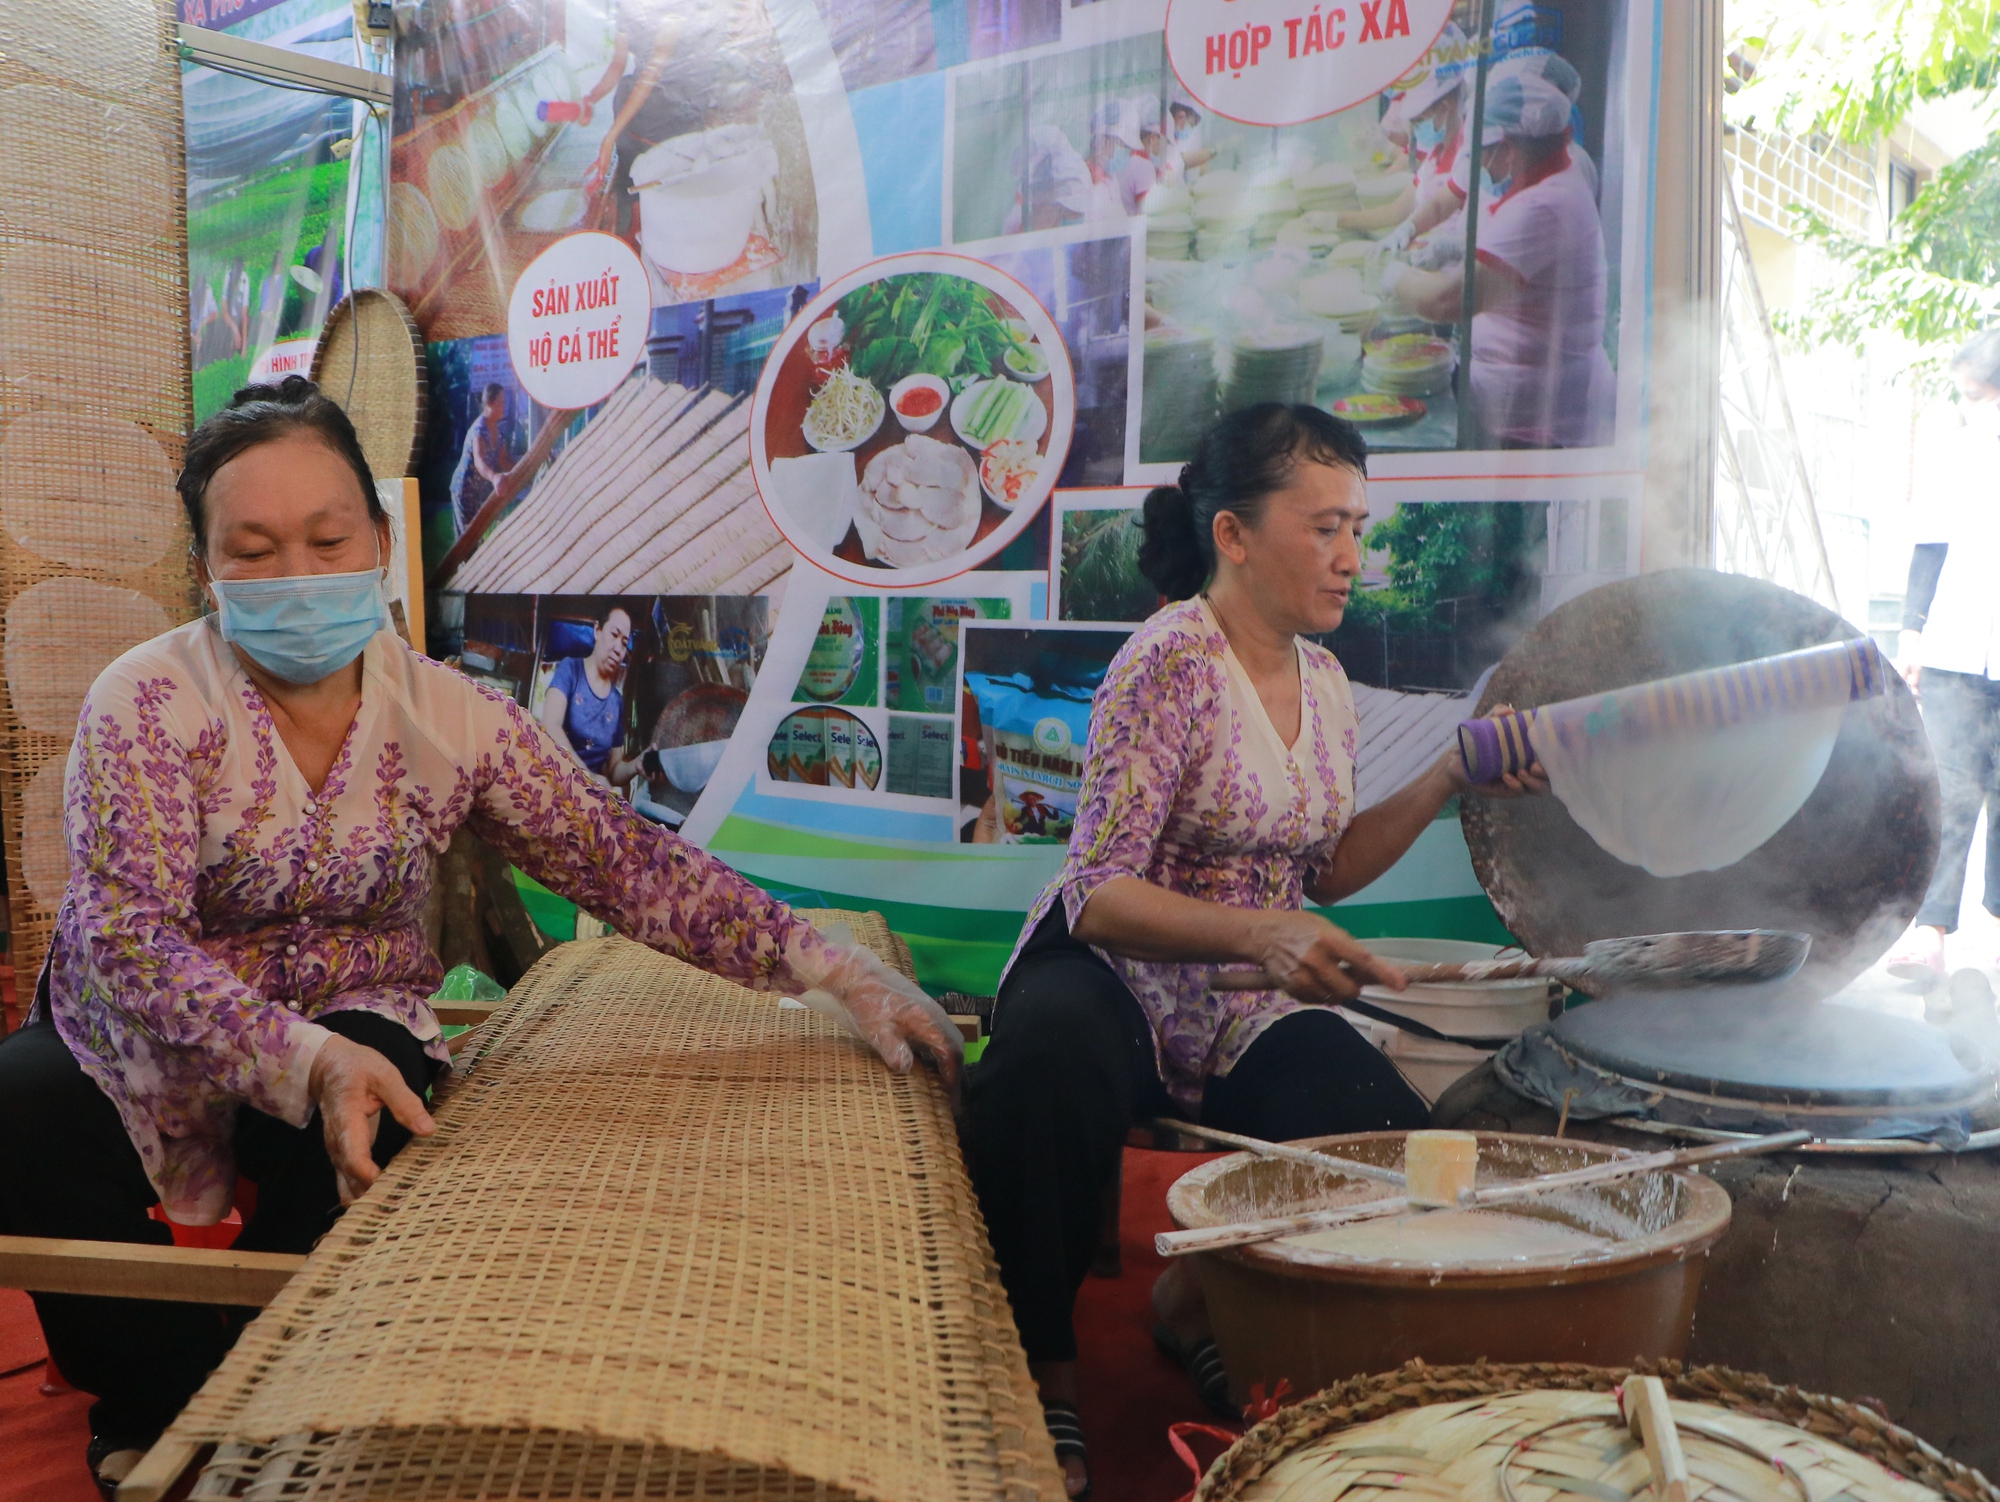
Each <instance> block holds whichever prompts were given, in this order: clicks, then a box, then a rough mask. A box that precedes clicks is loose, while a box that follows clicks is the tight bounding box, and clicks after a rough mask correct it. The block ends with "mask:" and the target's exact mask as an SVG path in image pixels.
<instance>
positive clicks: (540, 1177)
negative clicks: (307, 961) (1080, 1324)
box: [168, 913, 1062, 1502]
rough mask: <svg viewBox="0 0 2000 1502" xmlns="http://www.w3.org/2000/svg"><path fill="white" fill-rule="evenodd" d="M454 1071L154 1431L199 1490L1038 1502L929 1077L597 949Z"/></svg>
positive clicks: (1021, 1406)
mask: <svg viewBox="0 0 2000 1502" xmlns="http://www.w3.org/2000/svg"><path fill="white" fill-rule="evenodd" d="M811 916H813V917H814V918H815V919H816V920H817V921H820V922H821V923H822V925H825V924H828V923H831V922H833V921H835V920H836V919H837V920H838V921H839V922H841V923H844V924H846V925H848V926H849V928H850V929H851V930H853V931H854V932H855V933H856V935H857V936H858V937H859V938H860V939H862V940H863V941H864V942H869V943H871V944H873V945H874V946H876V947H877V948H878V949H879V950H880V951H881V952H883V953H885V954H888V955H890V956H892V957H894V958H895V959H896V960H897V962H899V963H904V964H906V963H907V960H906V952H905V953H902V954H899V953H898V951H897V948H896V946H895V944H894V942H893V941H892V940H891V939H890V936H889V934H888V932H887V929H886V926H885V925H884V924H883V923H882V920H881V919H880V918H879V917H878V916H875V915H857V914H849V913H841V914H814V915H811ZM468 1059H469V1060H471V1061H472V1062H471V1068H470V1069H469V1071H466V1072H462V1073H460V1074H459V1075H457V1076H454V1077H453V1079H452V1082H451V1084H450V1086H449V1088H448V1089H446V1090H445V1091H444V1092H443V1093H442V1103H441V1104H440V1106H439V1107H438V1111H437V1119H438V1134H437V1136H436V1137H434V1138H432V1139H430V1140H429V1141H427V1142H421V1143H417V1144H415V1145H413V1146H412V1147H410V1148H408V1149H405V1150H404V1152H403V1153H402V1154H401V1155H400V1156H398V1157H397V1158H396V1160H395V1161H394V1162H393V1163H392V1164H391V1165H390V1167H389V1169H388V1170H387V1171H386V1172H385V1173H384V1175H383V1177H382V1179H381V1180H380V1181H379V1182H378V1183H377V1184H376V1185H375V1187H374V1188H373V1189H371V1190H370V1192H369V1193H368V1194H367V1195H366V1196H365V1197H364V1198H363V1199H362V1201H361V1202H360V1203H359V1204H358V1205H356V1206H355V1207H354V1208H353V1209H352V1210H350V1211H348V1213H347V1214H346V1215H345V1216H344V1217H343V1218H342V1219H341V1221H340V1222H339V1223H338V1224H337V1225H336V1226H335V1228H334V1229H333V1230H332V1231H331V1232H330V1233H329V1234H328V1235H327V1236H326V1238H325V1239H324V1240H322V1241H321V1242H320V1244H319V1246H318V1248H317V1249H316V1250H315V1251H314V1252H313V1253H312V1255H311V1256H310V1257H309V1258H308V1260H307V1262H306V1265H305V1267H304V1269H303V1270H302V1271H301V1272H300V1274H299V1275H298V1276H297V1277H296V1278H295V1279H294V1280H293V1281H292V1283H291V1284H290V1286H289V1287H287V1288H286V1290H285V1291H284V1292H283V1293H282V1294H281V1295H280V1296H279V1297H278V1299H277V1300H276V1301H275V1302H274V1303H273V1304H272V1305H271V1307H270V1308H269V1309H268V1310H266V1311H265V1312H264V1313H263V1314H262V1315H261V1316H260V1317H259V1318H258V1319H257V1320H256V1321H255V1322H254V1323H253V1324H252V1325H251V1326H250V1327H249V1329H248V1330H247V1331H246V1332H245V1333H244V1336H243V1338H242V1340H241V1341H240V1342H239V1343H238V1344H237V1346H236V1349H235V1350H234V1351H233V1352H232V1353H231V1354H230V1356H229V1357H228V1358H227V1359H226V1360H225V1361H224V1363H223V1364H222V1366H221V1367H220V1368H218V1370H217V1371H216V1372H215V1374H214V1375H213V1376H212V1377H211V1378H210V1379H209V1381H208V1383H207V1385H206V1386H204V1387H203V1389H202V1390H201V1392H200V1393H199V1394H198V1395H197V1396H196V1397H195V1399H194V1401H193V1402H192V1403H191V1404H190V1405H189V1406H188V1408H187V1410H186V1411H185V1412H184V1413H183V1414H182V1415H181V1416H180V1418H179V1419H178V1420H177V1421H176V1422H175V1424H174V1426H173V1428H172V1429H171V1430H170V1431H169V1433H168V1439H169V1440H170V1441H176V1440H177V1441H180V1442H184V1443H190V1444H198V1443H209V1442H212V1443H215V1444H217V1445H218V1446H220V1447H221V1448H220V1449H219V1450H218V1453H217V1456H216V1458H215V1460H214V1461H213V1463H212V1464H211V1465H210V1466H209V1467H208V1468H207V1470H206V1472H205V1473H204V1475H203V1477H202V1479H201V1481H200V1483H199V1486H198V1489H197V1491H196V1495H197V1496H202V1497H223V1496H244V1495H259V1496H261V1495H265V1494H266V1492H265V1491H264V1490H261V1489H257V1488H268V1487H271V1486H274V1485H279V1484H280V1483H279V1478H280V1477H282V1478H283V1480H282V1495H284V1496H285V1497H287V1498H333V1497H339V1498H343V1499H348V1498H390V1497H397V1498H401V1497H418V1496H423V1497H432V1496H440V1497H442V1496H451V1497H486V1496H507V1497H556V1496H560V1497H581V1496H588V1497H598V1496H646V1497H652V1496H662V1497H666V1496H671V1497H695V1496H702V1497H709V1496H728V1497H731V1498H741V1499H745V1502H748V1499H756V1498H792V1497H801V1498H803V1497H807V1496H811V1497H828V1498H839V1497H855V1498H871V1499H873V1498H880V1499H907V1502H944V1499H951V1498H965V1499H971V1498H981V1499H985V1498H999V1497H1017V1498H1021V1499H1024V1502H1025V1499H1027V1498H1037V1499H1046V1502H1060V1499H1061V1497H1062V1483H1061V1479H1060V1473H1059V1472H1058V1471H1057V1469H1056V1467H1055V1462H1054V1455H1053V1451H1052V1449H1051V1447H1050V1444H1049V1440H1048V1436H1047V1432H1046V1430H1045V1429H1044V1427H1043V1425H1042V1422H1041V1410H1040V1406H1039V1404H1038V1403H1037V1401H1036V1398H1035V1392H1034V1387H1033V1385H1032V1383H1031V1382H1030V1380H1029V1377H1028V1371H1027V1365H1026V1361H1025V1359H1024V1358H1023V1356H1022V1354H1021V1348H1020V1345H1019V1343H1018V1340H1017V1338H1016V1336H1015V1333H1014V1329H1013V1323H1012V1319H1011V1316H1010V1313H1009V1309H1008V1305H1007V1300H1006V1297H1005V1294H1004V1293H1003V1291H1002V1290H1001V1288H1000V1284H999V1280H998V1275H997V1273H996V1271H995V1269H994V1266H993V1263H992V1256H991V1252H990V1251H989V1250H988V1247H987V1244H986V1238H985V1234H984V1227H983V1225H982V1223H981V1220H980V1217H979V1211H978V1207H977V1204H976V1202H975V1200H974V1198H973V1195H972V1191H971V1187H970V1185H969V1184H968V1182H967V1180H966V1177H965V1173H964V1169H963V1167H962V1164H961V1161H960V1158H959V1154H958V1148H957V1143H956V1138H955V1136H954V1133H953V1127H952V1121H951V1115H950V1110H949V1106H948V1103H947V1102H946V1100H945V1098H944V1095H943V1092H942V1091H941V1090H940V1089H939V1088H938V1086H937V1084H936V1082H935V1081H934V1080H933V1079H932V1078H930V1077H929V1076H927V1075H925V1074H923V1073H921V1072H919V1073H917V1074H914V1075H911V1076H908V1077H896V1076H892V1075H890V1074H889V1073H888V1072H887V1071H886V1070H885V1069H884V1068H883V1067H882V1066H881V1064H880V1063H879V1062H877V1061H876V1060H875V1059H874V1058H873V1056H872V1055H871V1054H869V1053H868V1052H867V1051H866V1050H865V1049H864V1048H863V1047H862V1046H861V1045H859V1044H858V1043H857V1042H855V1041H854V1040H852V1039H850V1038H848V1037H846V1036H845V1035H844V1034H842V1033H840V1032H838V1031H837V1030H836V1029H834V1028H833V1027H831V1026H830V1025H829V1024H827V1023H826V1022H825V1021H824V1020H823V1019H821V1018H819V1017H818V1016H817V1015H816V1014H814V1013H810V1012H806V1011H803V1010H795V1009H781V1008H780V1007H779V1006H778V1004H777V1000H776V998H775V997H773V996H771V995H768V994H756V993H752V992H749V991H746V990H744V989H742V988H741V987H738V986H736V985H733V984H731V983H729V982H726V981H721V980H718V979H716V978H714V977H712V976H708V975H706V974H704V973H702V972H700V971H697V970H694V969H692V968H690V967H688V966H686V965H683V964H680V963H678V962H676V961H673V960H669V959H666V958H664V957H662V956H660V955H657V954H655V953H653V952H652V951H651V950H648V949H645V948H642V947H641V946H639V945H636V944H632V943H629V942H627V941H624V940H620V939H605V940H593V941H580V942H575V943H570V944H564V945H561V946H559V947H558V948H557V949H556V950H554V951H553V952H551V953H550V954H549V955H547V956H546V957H544V958H543V959H542V960H541V961H540V962H539V963H538V964H537V965H536V966H535V967H534V969H533V970H532V971H530V972H529V974H528V975H527V976H526V977H525V978H523V980H522V981H521V983H520V984H519V985H518V986H516V987H515V989H514V990H513V992H512V993H511V994H510V996H509V998H508V1001H507V1003H506V1005H505V1007H504V1008H503V1010H502V1011H501V1012H500V1013H498V1014H497V1015H496V1017H495V1019H494V1021H493V1022H492V1023H490V1024H489V1025H488V1027H487V1029H486V1031H485V1033H484V1034H483V1035H482V1038H481V1042H480V1043H479V1044H478V1045H477V1046H476V1047H475V1048H473V1049H469V1050H468V1051H467V1053H466V1054H465V1055H462V1056H461V1064H463V1063H464V1062H465V1061H466V1060H468ZM269 1494H270V1495H274V1496H275V1495H278V1494H279V1492H277V1491H271V1492H270V1493H269Z"/></svg>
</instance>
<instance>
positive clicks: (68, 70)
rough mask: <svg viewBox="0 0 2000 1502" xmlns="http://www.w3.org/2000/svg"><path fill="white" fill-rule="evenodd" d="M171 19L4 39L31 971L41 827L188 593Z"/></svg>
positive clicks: (3, 580)
mask: <svg viewBox="0 0 2000 1502" xmlns="http://www.w3.org/2000/svg"><path fill="white" fill-rule="evenodd" d="M16 9H19V8H18V7H17V8H16ZM26 14H27V13H26V12H25V11H23V12H22V15H23V16H24V18H25V16H26ZM176 20H178V13H177V8H176V7H175V6H173V5H171V4H165V3H156V0H64V3H63V4H60V5H51V6H40V7H35V8H34V14H33V24H23V25H20V26H16V27H13V28H11V31H10V33H9V35H8V37H7V41H6V45H5V47H4V48H0V522H4V527H0V612H4V614H5V617H6V620H7V630H6V635H5V643H4V646H5V657H6V666H7V672H6V681H5V685H4V687H5V694H4V697H0V825H4V828H5V835H6V845H7V848H6V867H7V895H8V901H9V905H10V907H11V909H12V924H11V929H12V946H13V961H14V964H15V967H16V968H17V969H18V970H19V971H21V972H22V973H24V974H32V973H33V972H34V970H35V968H36V967H37V966H38V965H39V964H40V963H41V958H42V954H43V952H44V950H45V949H46V948H47V946H48V941H49V936H50V933H51V931H52V930H53V927H54V919H55V912H54V906H53V905H52V903H51V901H50V896H51V893H53V896H54V898H55V899H56V900H57V901H59V900H60V898H61V890H62V884H63V879H64V877H65V875H66V862H65V861H64V860H63V858H62V855H61V848H60V836H59V833H58V834H57V835H56V837H55V839H54V840H53V842H52V841H51V839H50V838H49V831H46V830H33V831H31V830H30V825H31V824H33V823H34V822H35V819H36V818H40V819H42V820H44V821H46V815H47V806H48V797H47V794H48V791H49V786H50V783H49V778H50V777H51V776H53V777H55V778H58V779H59V778H60V776H61V762H62V761H63V759H64V757H65V756H66V755H67V753H68V750H69V744H70V741H71V739H72V737H73V735H74V733H75V721H76V709H77V704H78V703H79V702H80V700H81V698H82V695H83V692H84V691H85V690H86V689H88V687H89V683H90V679H91V678H92V677H93V676H95V673H96V671H97V670H98V669H99V668H101V667H102V666H104V664H106V663H108V662H109V661H110V660H111V659H112V658H113V657H116V656H117V655H118V654H119V653H121V652H123V651H124V650H125V649H127V648H128V647H132V646H136V645H137V644H138V643H139V642H141V641H143V640H145V638H146V637H148V636H150V635H153V634H155V633H156V632H158V631H160V630H163V629H165V628H166V627H167V626H169V625H172V624H175V623H177V622H180V621H184V620H186V619H187V618H188V617H189V616H190V615H191V614H193V611H194V593H193V581H192V578H191V575H190V572H189V567H188V558H187V524H186V522H185V520H184V519H183V517H182V514H181V508H180V502H179V500H178V498H177V497H176V496H175V495H174V493H173V488H172V479H173V474H174V471H175V469H176V468H177V467H178V465H179V463H180V453H181V445H182V442H183V440H184V437H185V434H186V431H187V424H188V300H187V238H186V228H185V215H184V203H183V179H184V175H185V159H184V156H183V148H182V131H181V70H180V60H179V51H178V46H177V43H176V39H175V35H174V30H173V26H174V22H175V21H176ZM30 596H32V598H29V597H30ZM50 767H54V768H55V771H54V772H53V773H50V772H48V770H47V769H49V768H50ZM37 779H40V784H39V785H40V788H41V792H40V794H39V795H38V796H37V799H36V807H35V809H34V810H33V811H32V812H31V810H30V809H29V808H27V807H26V806H24V803H23V798H24V796H25V795H26V793H27V792H28V789H29V788H30V786H32V785H35V784H36V783H37ZM31 834H32V837H33V840H34V844H33V848H28V840H29V837H30V835H31ZM30 867H32V868H33V870H34V872H35V877H36V880H35V882H34V884H33V886H32V887H31V886H30V885H29V883H28V881H27V879H26V871H27V869H28V868H30Z"/></svg>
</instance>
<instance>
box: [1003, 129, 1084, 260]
mask: <svg viewBox="0 0 2000 1502" xmlns="http://www.w3.org/2000/svg"><path fill="white" fill-rule="evenodd" d="M1014 170H1015V171H1016V172H1017V173H1020V174H1021V175H1022V180H1023V182H1024V184H1025V188H1024V192H1025V194H1026V198H1027V204H1026V206H1024V205H1023V202H1022V194H1021V193H1016V194H1015V195H1014V206H1013V208H1011V209H1009V210H1008V211H1007V220H1006V223H1005V224H1004V225H1002V226H1001V233H1002V234H1008V235H1018V234H1019V233H1021V231H1022V230H1033V229H1060V228H1062V226H1064V225H1066V224H1081V223H1082V222H1083V218H1084V215H1085V214H1087V213H1088V212H1089V211H1090V187H1091V182H1090V168H1089V167H1087V166H1085V165H1084V160H1083V158H1082V157H1081V156H1079V155H1078V154H1077V150H1076V148H1075V147H1074V146H1072V145H1070V143H1069V137H1068V136H1066V135H1064V134H1063V133H1062V128H1061V127H1060V126H1056V125H1047V124H1044V125H1037V126H1035V127H1034V128H1033V129H1031V130H1030V131H1029V132H1028V146H1027V149H1026V151H1025V152H1023V151H1017V152H1015V153H1014Z"/></svg>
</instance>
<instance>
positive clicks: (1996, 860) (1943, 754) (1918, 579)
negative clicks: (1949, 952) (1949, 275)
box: [1888, 328, 2000, 985]
mask: <svg viewBox="0 0 2000 1502" xmlns="http://www.w3.org/2000/svg"><path fill="white" fill-rule="evenodd" d="M1951 375H1952V379H1953V381H1955V382H1956V383H1957V386H1958V403H1959V411H1960V413H1961V414H1962V415H1963V417H1964V419H1965V425H1964V427H1963V428H1961V429H1960V430H1959V431H1958V432H1957V433H1955V434H1953V435H1952V437H1951V439H1950V441H1948V442H1947V443H1944V444H1941V445H1939V446H1938V451H1937V453H1936V454H1935V455H1934V464H1935V468H1934V469H1932V470H1931V472H1930V473H1929V474H1927V475H1926V476H1924V480H1923V486H1922V492H1921V499H1922V500H1923V501H1924V502H1927V503H1928V504H1927V505H1926V506H1925V512H1926V513H1927V514H1926V515H1924V516H1923V517H1922V518H1921V519H1920V521H1919V523H1918V527H1917V544H1916V550H1915V553H1914V555H1913V556H1912V557H1911V559H1910V577H1909V584H1908V586H1907V588H1906V589H1905V591H1904V596H1903V631H1902V636H1901V639H1900V641H1899V642H1898V647H1899V649H1900V650H1899V652H1898V654H1897V655H1898V657H1899V661H1898V663H1897V666H1898V667H1899V668H1901V670H1902V673H1903V676H1904V677H1905V678H1906V679H1908V680H1909V684H1910V687H1911V688H1913V689H1915V690H1916V691H1917V693H1918V695H1919V696H1920V699H1921V702H1922V705H1923V712H1924V728H1925V730H1927V731H1928V732H1929V733H1930V738H1931V751H1932V753H1933V754H1934V755H1935V756H1936V757H1937V770H1938V797H1939V805H1940V807H1939V812H1940V815H1941V821H1942V828H1941V829H1940V831H1939V839H1938V858H1937V865H1936V866H1935V867H1934V868H1933V869H1932V872H1931V884H1930V889H1929V891H1927V892H1926V893H1925V894H1924V905H1923V906H1922V907H1921V908H1919V909H1918V910H1917V920H1916V922H1915V923H1913V924H1912V925H1911V926H1910V928H1909V931H1908V932H1907V933H1905V934H1904V935H1903V937H1902V939H1901V941H1900V942H1898V944H1897V945H1896V947H1895V949H1893V950H1892V951H1891V952H1890V954H1889V960H1888V965H1889V973H1890V974H1891V975H1895V976H1898V977H1900V978H1901V979H1904V980H1916V981H1928V982H1930V983H1931V984H1933V985H1935V984H1938V983H1940V982H1942V981H1943V980H1944V979H1945V974H1946V966H1945V956H1944V939H1945V935H1946V934H1948V933H1951V932H1952V931H1953V930H1954V929H1956V928H1957V927H1958V911H1959V905H1960V902H1961V900H1962V898H1963V895H1964V891H1965V876H1966V862H1967V859H1968V857H1969V856H1970V854H1971V850H1972V834H1973V830H1974V828H1975V827H1976V826H1977V825H1978V823H1979V811H1980V810H1981V809H1982V808H1983V809H1985V810H1986V811H1987V838H1986V871H1985V876H1984V890H1983V893H1982V897H1981V901H1982V902H1983V904H1984V906H1985V908H1986V911H1987V912H1989V913H1992V914H1994V915H1995V916H2000V838H1995V837H1994V833H1993V826H1994V824H1995V823H1996V822H2000V821H1996V819H1995V817H1994V816H1995V814H1996V812H2000V798H1996V796H1995V794H1996V793H2000V599H1996V597H1995V593H1994V588H1993V575H1994V571H1995V569H1996V568H2000V505H1996V504H1995V502H1996V500H2000V497H1996V496H1995V494H1994V488H1993V474H1994V469H1995V464H1996V461H2000V328H1992V329H1987V330H1986V331H1985V332H1984V333H1981V334H1978V335H1976V336H1975V337H1974V338H1972V339H1971V340H1970V341H1968V342H1967V343H1966V344H1965V345H1964V346H1963V347H1962V348H1961V349H1960V350H1959V351H1958V353H1957V354H1956V355H1955V356H1953V357H1952V362H1951ZM1980 959H1981V962H1982V963H1984V964H1991V963H1992V962H1993V961H1994V960H1996V959H2000V953H1992V952H1989V953H1988V954H1986V955H1983V956H1981V957H1980Z"/></svg>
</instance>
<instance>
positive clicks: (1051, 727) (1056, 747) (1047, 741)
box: [1035, 715, 1069, 752]
mask: <svg viewBox="0 0 2000 1502" xmlns="http://www.w3.org/2000/svg"><path fill="white" fill-rule="evenodd" d="M1035 744H1036V745H1037V746H1040V747H1041V748H1042V749H1043V750H1044V751H1048V752H1056V751H1067V750H1068V749H1069V722H1068V721H1067V720H1062V719H1058V718H1057V717H1056V716H1055V715H1050V716H1049V717H1048V718H1047V719H1045V720H1037V721H1036V722H1035Z"/></svg>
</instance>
